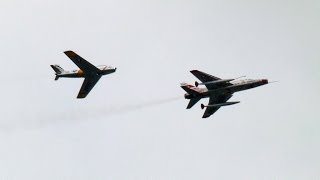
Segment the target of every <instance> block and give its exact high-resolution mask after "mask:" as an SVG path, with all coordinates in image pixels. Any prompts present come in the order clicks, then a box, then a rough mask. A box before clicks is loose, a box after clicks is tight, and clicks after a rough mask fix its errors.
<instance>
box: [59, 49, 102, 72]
mask: <svg viewBox="0 0 320 180" xmlns="http://www.w3.org/2000/svg"><path fill="white" fill-rule="evenodd" d="M64 53H65V54H66V55H67V56H68V57H69V58H70V59H71V60H72V61H73V62H74V63H75V64H76V65H77V66H78V67H79V68H80V69H81V70H82V71H83V72H84V73H85V74H91V73H93V72H100V69H98V68H97V67H96V66H94V65H92V64H91V63H89V62H88V61H86V60H85V59H83V58H82V57H80V56H79V55H78V54H76V53H75V52H73V51H65V52H64Z"/></svg>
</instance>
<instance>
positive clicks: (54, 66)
mask: <svg viewBox="0 0 320 180" xmlns="http://www.w3.org/2000/svg"><path fill="white" fill-rule="evenodd" d="M50 66H51V67H52V69H53V70H54V71H55V72H56V77H55V78H54V80H58V79H59V74H61V73H62V72H64V69H63V68H62V67H60V66H59V65H57V64H55V65H50Z"/></svg>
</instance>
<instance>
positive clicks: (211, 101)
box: [202, 94, 232, 118]
mask: <svg viewBox="0 0 320 180" xmlns="http://www.w3.org/2000/svg"><path fill="white" fill-rule="evenodd" d="M231 97H232V95H231V94H229V95H219V96H211V97H210V99H209V105H213V104H220V103H225V102H227V101H228V100H229V99H230V98H231ZM219 108H220V107H207V108H206V110H205V112H204V114H203V116H202V118H207V117H210V116H211V115H212V114H214V113H215V112H216V111H218V110H219Z"/></svg>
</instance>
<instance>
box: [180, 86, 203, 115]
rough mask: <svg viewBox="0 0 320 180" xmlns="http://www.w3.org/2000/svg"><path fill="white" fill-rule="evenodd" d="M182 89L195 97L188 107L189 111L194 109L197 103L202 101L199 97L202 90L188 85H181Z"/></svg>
mask: <svg viewBox="0 0 320 180" xmlns="http://www.w3.org/2000/svg"><path fill="white" fill-rule="evenodd" d="M181 88H182V89H183V90H185V91H186V92H187V93H188V94H190V95H195V96H193V97H192V98H190V101H189V104H188V106H187V109H190V108H192V107H193V106H194V105H195V104H197V102H198V101H199V100H200V99H201V97H199V96H197V95H199V94H201V91H200V88H197V87H195V86H193V85H191V84H187V83H181Z"/></svg>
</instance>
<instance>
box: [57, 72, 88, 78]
mask: <svg viewBox="0 0 320 180" xmlns="http://www.w3.org/2000/svg"><path fill="white" fill-rule="evenodd" d="M59 77H65V78H79V77H83V75H82V74H78V73H69V74H60V75H59Z"/></svg>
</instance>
